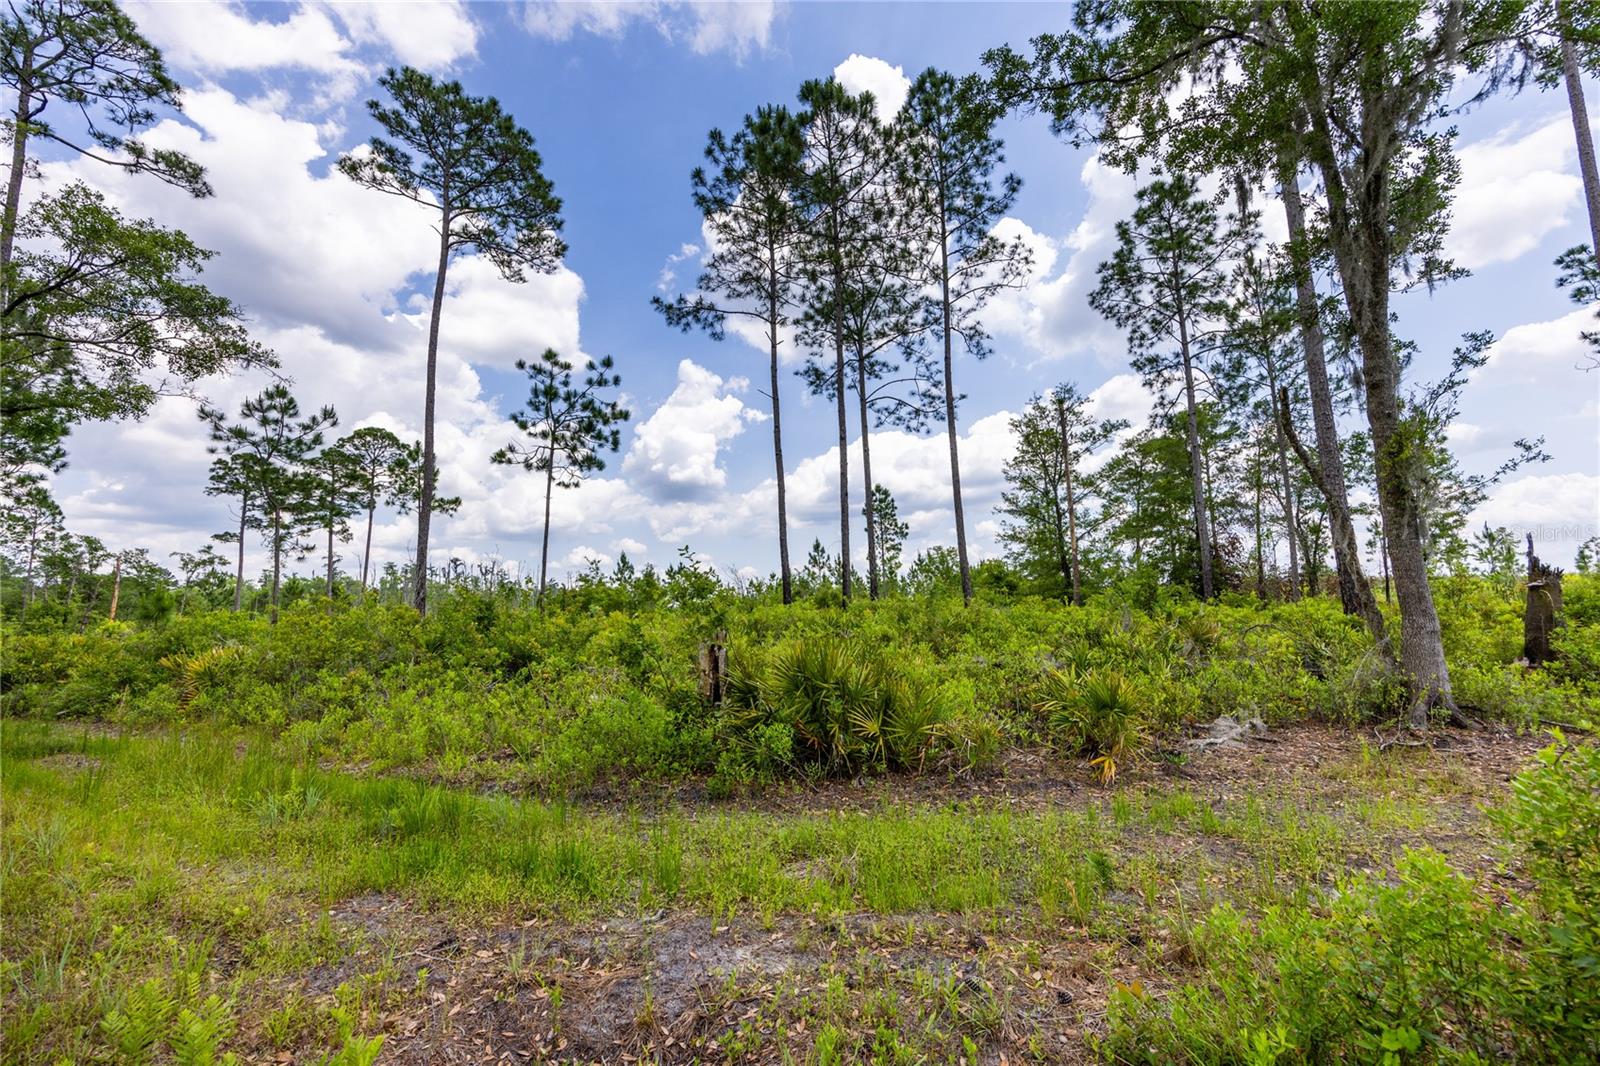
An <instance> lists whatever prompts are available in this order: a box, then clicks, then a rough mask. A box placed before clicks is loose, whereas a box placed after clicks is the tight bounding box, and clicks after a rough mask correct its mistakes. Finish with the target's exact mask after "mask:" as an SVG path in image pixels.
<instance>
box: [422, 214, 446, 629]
mask: <svg viewBox="0 0 1600 1066" xmlns="http://www.w3.org/2000/svg"><path fill="white" fill-rule="evenodd" d="M449 268H450V206H449V202H448V200H447V201H446V203H445V205H444V207H443V209H442V210H441V211H440V213H439V270H438V273H436V274H435V275H434V278H433V311H432V313H431V314H430V315H429V316H428V377H427V385H426V391H425V394H424V398H423V401H422V493H421V495H420V496H419V497H418V498H417V572H416V575H415V578H416V595H415V597H414V601H413V602H415V604H416V608H417V613H418V614H420V615H423V616H424V617H426V616H427V613H428V527H429V525H430V524H431V523H432V521H433V488H434V483H435V480H436V472H435V460H434V454H433V412H434V403H435V398H436V394H437V392H438V383H439V317H440V315H441V314H443V313H444V286H445V274H446V272H447V271H448V270H449Z"/></svg>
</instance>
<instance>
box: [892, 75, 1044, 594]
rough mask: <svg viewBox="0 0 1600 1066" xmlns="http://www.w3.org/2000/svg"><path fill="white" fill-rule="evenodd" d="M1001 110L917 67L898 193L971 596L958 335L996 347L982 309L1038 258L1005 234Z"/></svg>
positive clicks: (1009, 190) (978, 345)
mask: <svg viewBox="0 0 1600 1066" xmlns="http://www.w3.org/2000/svg"><path fill="white" fill-rule="evenodd" d="M999 118H1000V111H999V110H998V109H997V108H995V107H994V105H993V103H992V100H991V98H990V95H989V93H988V91H987V87H986V86H985V85H984V83H983V81H982V79H980V78H978V77H976V76H975V75H974V76H969V77H966V78H962V79H959V80H958V79H957V78H955V77H954V76H952V75H950V74H947V73H945V72H943V71H940V70H933V69H931V68H930V69H928V70H925V71H923V72H922V73H921V74H919V75H918V76H917V79H916V80H915V81H914V82H913V83H912V85H911V91H910V95H909V96H908V97H907V98H906V104H905V107H904V108H903V109H902V110H901V113H900V120H899V123H898V126H899V129H898V136H897V138H896V144H897V145H898V147H899V151H898V153H897V155H898V157H899V163H900V166H899V182H898V188H897V194H898V195H900V196H902V197H905V198H906V199H907V200H908V201H909V202H911V203H912V204H913V205H914V206H915V207H916V209H917V210H918V214H919V221H920V225H919V226H918V230H919V232H918V235H917V239H918V241H919V242H920V243H921V245H922V246H923V248H924V249H925V250H926V253H927V254H926V258H925V270H926V273H925V275H924V276H925V278H926V279H927V281H928V283H929V284H930V286H931V289H932V290H933V294H932V295H931V296H930V297H929V298H928V302H927V316H928V325H929V328H930V329H931V331H932V332H933V334H934V336H936V337H937V338H938V339H939V342H940V343H941V344H942V346H943V349H944V350H943V355H944V373H943V379H944V380H943V384H944V403H945V433H946V435H947V437H948V440H949V444H950V491H951V496H952V498H953V501H954V504H955V523H956V557H957V561H958V564H959V568H960V572H961V596H962V600H963V602H965V603H971V602H972V568H971V564H970V559H969V557H968V553H967V527H966V512H965V508H964V506H963V504H962V498H961V456H960V450H959V446H958V444H957V437H958V433H957V427H956V391H955V366H954V354H955V340H956V338H958V337H959V338H960V339H961V343H962V346H963V348H964V349H965V351H966V352H967V354H968V355H971V356H972V357H973V358H975V359H982V358H984V357H985V356H986V355H988V352H989V346H988V334H987V333H986V332H985V331H984V329H983V324H982V322H981V320H980V319H979V317H978V313H979V311H981V310H982V309H983V306H984V304H986V303H987V302H988V300H989V298H990V297H991V296H993V295H994V294H995V293H997V292H999V291H1001V290H1003V289H1006V288H1010V287H1014V286H1016V285H1019V284H1021V282H1022V279H1023V278H1024V277H1025V276H1026V274H1027V272H1028V270H1029V268H1030V266H1031V260H1030V258H1029V253H1028V250H1027V247H1026V245H1024V244H1023V243H1022V242H1021V240H1020V239H1019V240H1016V241H1006V240H1003V239H1001V238H1000V237H998V236H996V235H995V233H994V227H995V223H996V222H998V221H999V220H1000V219H1001V218H1002V217H1003V216H1004V215H1005V213H1006V212H1007V211H1008V210H1010V208H1011V204H1012V202H1013V201H1015V199H1016V196H1017V192H1018V191H1019V190H1020V189H1021V188H1022V179H1021V178H1019V177H1017V176H1016V175H1015V174H1006V175H1005V176H1004V177H1002V178H1000V179H999V180H998V182H997V181H996V179H995V177H994V171H995V168H996V167H998V166H999V165H1000V164H1001V163H1002V162H1004V159H1005V157H1004V155H1003V154H1002V152H1001V149H1002V147H1003V145H1002V143H1001V141H1000V140H999V139H998V138H996V137H995V136H994V125H995V122H996V121H998V119H999Z"/></svg>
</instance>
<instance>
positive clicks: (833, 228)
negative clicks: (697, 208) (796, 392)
mask: <svg viewBox="0 0 1600 1066" xmlns="http://www.w3.org/2000/svg"><path fill="white" fill-rule="evenodd" d="M800 102H801V104H802V105H804V107H805V110H804V111H803V112H802V114H801V122H802V123H803V124H804V127H805V154H804V156H803V169H804V174H805V177H804V179H803V181H802V183H801V190H802V196H801V203H802V205H803V209H804V218H805V244H804V256H803V261H804V262H805V264H806V270H805V275H804V290H803V292H804V296H803V300H804V304H805V310H804V313H803V315H802V321H803V326H804V328H805V329H806V331H807V332H808V334H809V335H810V336H812V337H820V338H826V339H827V341H828V342H831V343H830V346H831V347H832V349H833V359H832V368H831V375H832V377H833V386H832V389H833V397H834V401H835V403H834V409H835V412H836V415H837V420H838V448H839V591H840V594H841V595H842V596H843V597H844V600H845V602H846V603H848V602H849V600H850V595H851V583H852V582H851V577H852V575H851V567H850V449H849V445H850V426H849V416H848V409H847V408H846V405H845V396H846V393H847V390H848V389H849V384H848V382H849V378H848V376H847V370H848V368H847V362H846V355H847V350H848V335H847V333H846V328H845V320H846V315H847V311H848V307H849V302H850V300H851V298H852V293H853V291H854V287H855V283H856V280H857V279H856V278H855V277H854V276H853V272H854V271H856V270H857V269H858V268H859V266H860V264H861V263H862V261H863V259H864V256H863V253H862V248H861V243H862V241H863V240H864V239H865V234H866V232H867V231H868V230H869V229H870V227H871V226H872V223H873V220H874V218H875V217H876V216H879V215H880V214H881V213H882V212H885V211H887V210H889V206H890V205H889V203H888V198H887V192H886V187H885V180H886V178H887V177H888V175H889V173H890V165H891V162H892V160H891V156H890V154H889V152H888V151H887V146H886V143H885V141H884V138H883V132H882V129H881V126H880V124H879V122H878V117H877V110H876V104H875V103H874V102H873V99H872V95H871V94H870V93H863V94H861V95H860V96H852V95H850V93H849V92H847V91H846V90H845V88H844V87H843V86H842V85H840V84H839V82H838V81H836V80H835V79H833V78H829V79H827V80H826V81H816V80H813V81H808V82H806V83H805V84H804V85H802V86H801V87H800Z"/></svg>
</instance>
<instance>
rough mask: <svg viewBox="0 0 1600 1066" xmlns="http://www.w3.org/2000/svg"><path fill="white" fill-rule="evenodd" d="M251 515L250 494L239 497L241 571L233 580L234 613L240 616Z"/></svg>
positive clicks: (242, 603) (242, 604)
mask: <svg viewBox="0 0 1600 1066" xmlns="http://www.w3.org/2000/svg"><path fill="white" fill-rule="evenodd" d="M249 514H250V494H249V493H245V494H243V495H241V496H240V497H239V570H238V572H237V573H236V574H235V575H234V578H233V613H234V614H238V613H239V611H240V609H241V608H242V607H243V606H244V526H245V519H246V517H247V516H248V515H249Z"/></svg>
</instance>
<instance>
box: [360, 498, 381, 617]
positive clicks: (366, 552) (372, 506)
mask: <svg viewBox="0 0 1600 1066" xmlns="http://www.w3.org/2000/svg"><path fill="white" fill-rule="evenodd" d="M377 506H378V505H377V501H376V499H373V498H369V499H368V500H367V546H366V548H365V549H363V551H362V553H361V595H362V596H363V597H365V596H366V594H367V570H368V568H369V567H370V566H371V564H372V512H373V511H375V510H377Z"/></svg>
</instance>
